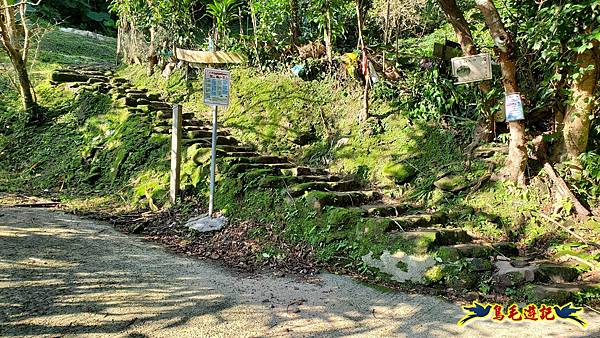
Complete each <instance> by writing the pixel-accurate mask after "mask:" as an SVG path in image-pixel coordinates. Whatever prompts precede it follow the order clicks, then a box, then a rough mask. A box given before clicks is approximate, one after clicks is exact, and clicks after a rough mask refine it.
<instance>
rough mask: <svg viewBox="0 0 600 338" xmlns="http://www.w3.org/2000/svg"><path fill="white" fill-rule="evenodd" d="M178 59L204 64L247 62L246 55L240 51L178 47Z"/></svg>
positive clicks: (176, 52) (176, 54)
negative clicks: (211, 50) (215, 50)
mask: <svg viewBox="0 0 600 338" xmlns="http://www.w3.org/2000/svg"><path fill="white" fill-rule="evenodd" d="M175 56H176V57H177V59H179V60H182V61H186V62H190V63H203V64H241V63H246V57H245V56H244V55H242V54H240V53H229V52H224V51H218V52H207V51H199V50H188V49H181V48H177V49H176V50H175Z"/></svg>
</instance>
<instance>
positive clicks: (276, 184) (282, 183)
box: [258, 175, 341, 188]
mask: <svg viewBox="0 0 600 338" xmlns="http://www.w3.org/2000/svg"><path fill="white" fill-rule="evenodd" d="M340 180H341V177H339V176H331V175H323V176H287V175H286V176H265V177H264V178H263V179H261V181H260V182H259V184H258V185H259V186H260V187H262V188H281V187H289V186H291V185H293V184H300V183H307V182H338V181H340Z"/></svg>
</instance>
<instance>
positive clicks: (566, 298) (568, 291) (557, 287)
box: [523, 283, 600, 305]
mask: <svg viewBox="0 0 600 338" xmlns="http://www.w3.org/2000/svg"><path fill="white" fill-rule="evenodd" d="M582 292H590V293H591V292H593V293H597V292H600V284H597V283H553V284H530V285H526V286H525V287H524V289H523V293H525V294H526V295H527V298H528V299H527V301H528V302H530V303H545V304H558V305H564V304H567V303H569V302H571V301H573V296H574V295H576V294H578V293H582Z"/></svg>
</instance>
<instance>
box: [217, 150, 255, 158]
mask: <svg viewBox="0 0 600 338" xmlns="http://www.w3.org/2000/svg"><path fill="white" fill-rule="evenodd" d="M258 156H261V155H260V154H259V153H257V152H254V151H223V150H219V152H217V157H219V158H225V157H258Z"/></svg>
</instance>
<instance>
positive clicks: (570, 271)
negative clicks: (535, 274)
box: [538, 263, 579, 283]
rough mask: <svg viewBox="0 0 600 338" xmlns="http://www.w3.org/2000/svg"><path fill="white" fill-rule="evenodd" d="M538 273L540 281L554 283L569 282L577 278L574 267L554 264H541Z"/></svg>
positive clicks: (577, 274) (576, 271)
mask: <svg viewBox="0 0 600 338" xmlns="http://www.w3.org/2000/svg"><path fill="white" fill-rule="evenodd" d="M538 271H539V272H540V274H539V275H540V278H541V279H542V281H552V282H554V283H564V282H571V281H574V280H575V279H576V278H577V277H578V276H579V271H578V270H577V269H576V268H575V267H572V266H568V265H563V264H555V263H541V264H539V266H538Z"/></svg>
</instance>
